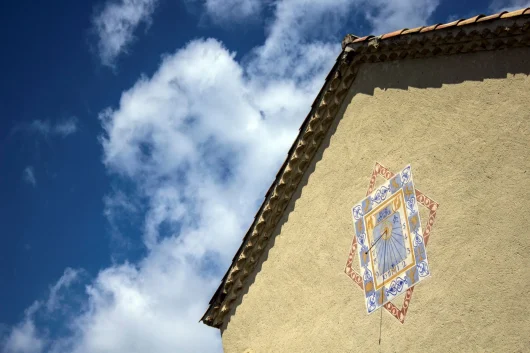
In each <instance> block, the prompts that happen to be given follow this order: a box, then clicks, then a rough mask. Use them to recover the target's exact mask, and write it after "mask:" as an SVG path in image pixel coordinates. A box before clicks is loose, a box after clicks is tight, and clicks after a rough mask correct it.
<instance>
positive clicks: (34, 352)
mask: <svg viewBox="0 0 530 353" xmlns="http://www.w3.org/2000/svg"><path fill="white" fill-rule="evenodd" d="M43 348H44V341H43V340H42V339H41V338H40V337H38V335H37V332H36V328H35V324H34V322H33V321H32V320H31V319H29V318H26V319H24V321H22V323H20V324H19V325H17V326H16V327H14V328H13V329H12V330H11V332H10V334H9V336H8V338H7V339H6V340H5V342H4V344H3V352H5V353H40V352H42V349H43Z"/></svg>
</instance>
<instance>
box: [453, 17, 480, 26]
mask: <svg viewBox="0 0 530 353" xmlns="http://www.w3.org/2000/svg"><path fill="white" fill-rule="evenodd" d="M481 17H484V15H477V16H475V17H471V18H468V19H467V20H464V21H462V22H460V23H459V24H458V26H459V27H460V26H465V25H470V24H472V23H475V22H477V20H478V19H480V18H481Z"/></svg>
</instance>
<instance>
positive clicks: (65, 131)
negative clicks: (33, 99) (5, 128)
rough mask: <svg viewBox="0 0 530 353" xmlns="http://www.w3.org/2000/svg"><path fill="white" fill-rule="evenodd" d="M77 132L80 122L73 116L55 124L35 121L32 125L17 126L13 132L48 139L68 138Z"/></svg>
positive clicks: (46, 121)
mask: <svg viewBox="0 0 530 353" xmlns="http://www.w3.org/2000/svg"><path fill="white" fill-rule="evenodd" d="M77 130H78V120H77V118H76V117H74V116H73V117H70V118H67V119H63V120H60V121H57V122H55V123H53V122H50V121H49V120H38V119H37V120H33V121H31V122H30V123H24V124H19V125H17V126H15V128H14V129H13V132H17V131H24V132H27V133H31V134H37V135H41V136H43V137H45V138H48V137H52V136H59V137H67V136H69V135H72V134H74V133H75V132H77Z"/></svg>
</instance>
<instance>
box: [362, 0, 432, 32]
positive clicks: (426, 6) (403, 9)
mask: <svg viewBox="0 0 530 353" xmlns="http://www.w3.org/2000/svg"><path fill="white" fill-rule="evenodd" d="M439 3H440V1H439V0H395V1H388V0H370V1H368V2H367V3H366V4H365V7H364V12H365V15H366V19H367V20H368V22H369V23H370V24H371V26H372V34H374V35H381V34H384V33H388V32H392V31H396V30H398V29H402V28H415V27H419V26H423V25H426V24H428V23H427V21H428V19H429V18H430V17H431V15H432V14H433V12H434V10H435V9H436V8H437V7H438V5H439Z"/></svg>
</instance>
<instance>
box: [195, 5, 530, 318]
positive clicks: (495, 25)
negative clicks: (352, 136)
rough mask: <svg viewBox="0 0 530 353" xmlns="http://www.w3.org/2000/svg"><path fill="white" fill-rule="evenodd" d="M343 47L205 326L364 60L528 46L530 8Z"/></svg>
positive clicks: (276, 215)
mask: <svg viewBox="0 0 530 353" xmlns="http://www.w3.org/2000/svg"><path fill="white" fill-rule="evenodd" d="M342 45H343V51H342V53H341V54H340V55H339V57H338V58H337V62H336V63H335V65H334V67H333V69H332V70H331V72H330V74H329V75H328V77H327V78H326V83H325V84H324V87H323V88H322V90H321V91H320V93H319V94H318V96H317V98H316V100H315V102H314V103H313V106H312V109H311V112H310V113H309V115H308V116H307V118H306V119H305V121H304V123H303V124H302V126H301V128H300V133H299V135H298V137H297V138H296V140H295V142H294V144H293V146H292V147H291V149H290V151H289V153H288V156H287V159H286V161H285V162H284V164H283V166H282V167H281V168H280V171H279V172H278V174H277V176H276V180H275V181H274V183H273V184H272V185H271V187H270V188H269V191H268V192H267V194H266V196H265V201H264V202H263V204H262V206H261V208H260V209H259V211H258V212H257V214H256V216H255V219H254V222H253V224H252V225H251V227H250V229H249V230H248V232H247V234H246V235H245V238H244V239H243V242H242V245H241V247H240V248H239V250H238V252H237V254H236V256H235V257H234V260H233V262H232V264H231V266H230V268H229V269H228V272H227V273H226V275H225V276H224V278H223V280H222V282H221V285H220V286H219V288H218V289H217V291H216V292H215V294H214V296H213V297H212V299H211V301H210V305H209V307H208V310H207V311H206V313H205V314H204V316H203V317H202V319H201V320H202V321H203V322H204V323H205V324H206V325H209V326H213V327H218V328H219V327H221V326H222V324H223V323H224V320H225V317H226V315H227V314H228V313H229V312H230V310H231V309H232V306H233V303H234V302H235V301H236V299H237V298H238V296H239V295H240V294H241V290H242V288H243V286H244V283H245V280H246V279H247V278H248V276H249V275H250V274H251V273H252V271H253V270H254V268H255V266H256V264H257V263H258V261H259V259H260V257H261V255H262V254H263V252H264V250H265V248H266V247H267V244H268V241H269V239H270V238H271V237H272V235H273V232H274V230H275V229H276V227H277V225H278V223H279V221H280V219H281V217H282V215H283V212H284V211H285V209H286V207H287V205H288V204H289V202H290V201H291V199H292V197H293V195H294V193H295V191H296V189H297V188H298V186H299V183H300V181H301V180H302V177H303V175H304V173H305V172H306V170H307V169H308V166H309V165H310V162H311V160H312V159H313V157H314V155H315V153H316V151H317V150H318V148H319V147H320V144H321V143H322V141H323V140H324V137H325V136H326V134H327V132H328V130H329V127H330V126H331V124H332V122H333V120H334V119H335V117H336V115H337V112H338V111H339V109H340V107H341V105H342V103H343V101H344V98H345V97H346V95H347V93H348V91H349V89H350V87H351V85H352V83H353V81H354V79H355V77H356V75H357V72H358V70H359V67H360V65H361V64H363V63H375V62H384V61H394V60H402V59H409V58H424V57H430V56H437V55H451V54H462V53H469V52H479V51H486V50H497V49H501V48H511V47H528V46H530V9H522V10H518V11H514V12H511V13H501V14H497V15H491V16H487V17H484V16H476V17H473V18H472V19H469V20H459V21H455V22H452V23H449V24H446V25H435V26H430V27H420V28H417V29H412V30H406V29H403V30H400V31H396V32H392V33H389V34H388V35H383V36H380V37H373V36H371V37H363V38H358V37H355V36H352V35H348V36H346V37H345V39H344V41H343V43H342Z"/></svg>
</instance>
